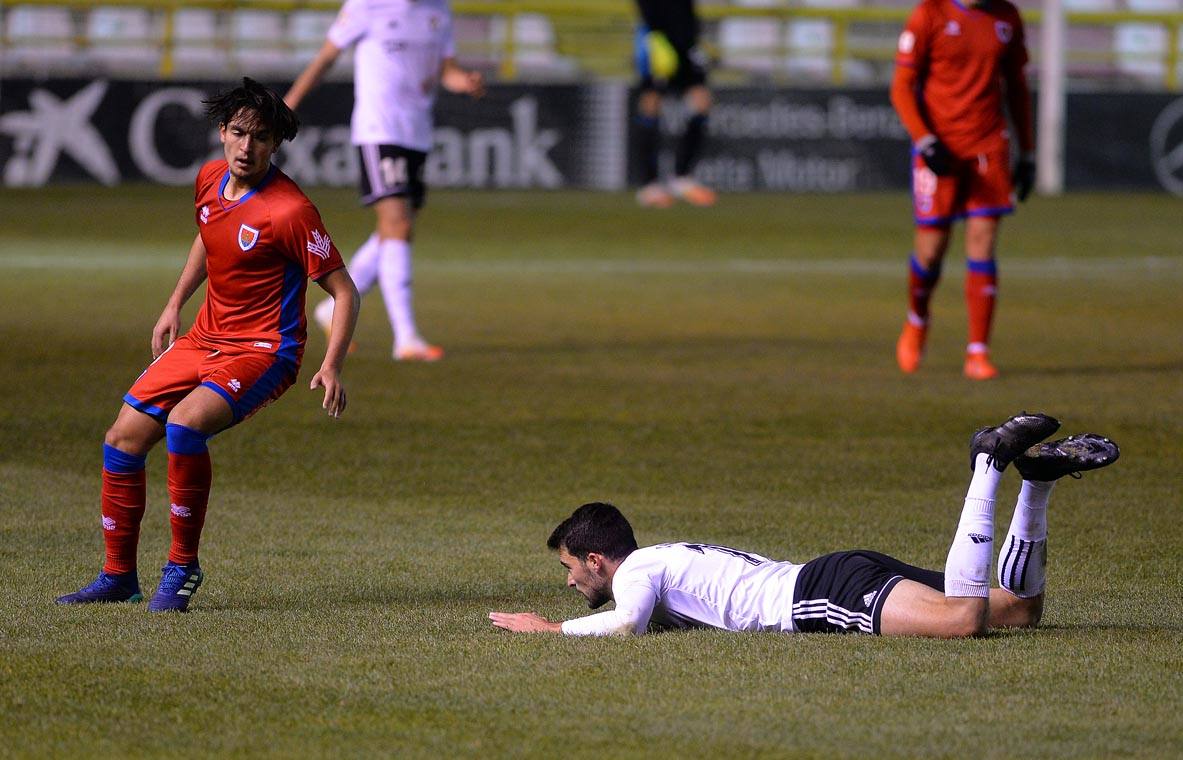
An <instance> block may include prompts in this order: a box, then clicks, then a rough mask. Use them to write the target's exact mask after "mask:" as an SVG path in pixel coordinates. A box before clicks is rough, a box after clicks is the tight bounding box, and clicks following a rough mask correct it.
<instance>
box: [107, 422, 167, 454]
mask: <svg viewBox="0 0 1183 760" xmlns="http://www.w3.org/2000/svg"><path fill="white" fill-rule="evenodd" d="M103 443H105V444H107V445H108V446H110V447H111V448H113V449H119V450H120V451H122V452H123V453H125V454H133V455H135V456H143V455H144V454H147V453H148V450H149V449H151V448H152V444H153V443H155V441H154V440H149V439H147V438H145V436H144V435H143V434H142V433H140V432H139V431H137V430H135V429H133V428H132V427H131V426H128V425H124V424H120V421H119V420H116V421H115V423H114V424H113V425H111V427H109V428H107V434H106V435H105V436H103Z"/></svg>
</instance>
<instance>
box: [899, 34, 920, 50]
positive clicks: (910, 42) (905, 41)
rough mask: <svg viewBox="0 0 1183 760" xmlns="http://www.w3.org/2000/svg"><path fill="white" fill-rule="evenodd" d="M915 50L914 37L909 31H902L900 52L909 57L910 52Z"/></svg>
mask: <svg viewBox="0 0 1183 760" xmlns="http://www.w3.org/2000/svg"><path fill="white" fill-rule="evenodd" d="M915 48H916V35H915V34H912V33H911V32H910V31H908V30H907V29H905V30H904V31H903V33H902V34H900V45H899V49H900V52H901V53H903V54H904V55H911V54H912V51H913V50H914V49H915Z"/></svg>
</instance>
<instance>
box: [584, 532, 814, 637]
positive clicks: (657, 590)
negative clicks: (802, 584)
mask: <svg viewBox="0 0 1183 760" xmlns="http://www.w3.org/2000/svg"><path fill="white" fill-rule="evenodd" d="M801 567H802V566H801V565H795V564H793V563H792V562H776V561H774V560H771V559H768V558H767V557H761V556H760V555H758V554H752V553H751V552H742V551H739V550H737V549H730V548H728V547H725V546H714V545H712V544H684V543H679V544H659V545H657V546H647V547H645V548H643V549H637V550H636V551H634V552H633V553H632V554H630V555H628V557H626V558H625V560H624V562H622V563H620V566H619V567H618V568H617V569H616V574H615V575H614V576H613V577H612V596H613V598H614V599H615V601H616V608H615V609H613V610H610V611H608V612H600V613H597V614H595V615H588V616H587V617H582V618H577V619H575V620H568V621H567V622H565V623H563V633H566V634H569V635H571V636H607V635H611V634H621V635H628V634H641V633H645V632H646V631H647V630H650V629H651V628H652V629H665V628H722V629H725V630H728V631H792V630H794V629H793V590H794V587H795V586H796V584H797V575H798V573H799V572H800V571H801Z"/></svg>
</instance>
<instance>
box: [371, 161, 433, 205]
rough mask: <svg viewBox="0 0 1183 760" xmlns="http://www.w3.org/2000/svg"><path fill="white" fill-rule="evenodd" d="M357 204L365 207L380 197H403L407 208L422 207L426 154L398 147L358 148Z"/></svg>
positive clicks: (424, 188) (424, 194) (425, 195)
mask: <svg viewBox="0 0 1183 760" xmlns="http://www.w3.org/2000/svg"><path fill="white" fill-rule="evenodd" d="M357 156H358V158H359V159H360V161H361V180H360V185H361V202H362V203H364V204H365V205H367V206H369V205H370V204H372V203H374V202H376V201H380V200H382V199H383V198H407V199H409V200H410V201H411V208H414V209H420V208H423V204H424V202H425V201H426V200H427V185H425V184H424V183H423V168H424V166H425V165H426V163H427V154H426V153H424V152H423V151H421V150H411V149H410V148H404V147H402V146H401V145H359V146H357Z"/></svg>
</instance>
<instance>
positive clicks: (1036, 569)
mask: <svg viewBox="0 0 1183 760" xmlns="http://www.w3.org/2000/svg"><path fill="white" fill-rule="evenodd" d="M1055 485H1056V484H1055V481H1051V482H1046V483H1045V482H1040V481H1030V480H1024V481H1023V488H1022V490H1020V491H1019V502H1018V504H1016V505H1015V515H1014V517H1012V518H1011V522H1010V530H1009V531H1008V532H1007V535H1006V541H1004V542H1003V544H1002V547H1001V549H1000V551H999V552H998V585H999V586H1002V587H1003V588H1004V589H1006V590H1007V591H1009V592H1010V593H1012V594H1014V595H1015V596H1017V597H1021V598H1024V599H1029V598H1031V597H1033V596H1039V595H1040V594H1042V593H1043V588H1044V585H1045V579H1046V565H1047V503H1048V500H1049V499H1050V498H1051V494H1052V488H1053V487H1054V486H1055Z"/></svg>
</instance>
